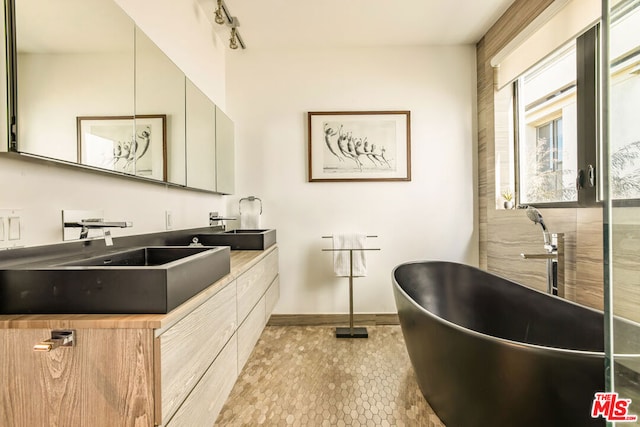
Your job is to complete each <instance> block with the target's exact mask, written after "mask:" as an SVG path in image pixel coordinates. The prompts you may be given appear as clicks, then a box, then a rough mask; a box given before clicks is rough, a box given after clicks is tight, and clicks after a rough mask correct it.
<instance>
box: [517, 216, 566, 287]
mask: <svg viewBox="0 0 640 427" xmlns="http://www.w3.org/2000/svg"><path fill="white" fill-rule="evenodd" d="M540 219H542V218H540ZM547 235H548V236H549V238H548V242H547V239H546V236H547ZM544 249H545V250H546V252H545V253H541V254H520V256H521V257H522V258H524V259H546V260H547V292H548V293H550V294H552V295H557V296H559V297H563V298H564V233H548V232H546V229H545V245H544Z"/></svg>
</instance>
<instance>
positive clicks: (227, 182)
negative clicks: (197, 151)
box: [216, 107, 235, 194]
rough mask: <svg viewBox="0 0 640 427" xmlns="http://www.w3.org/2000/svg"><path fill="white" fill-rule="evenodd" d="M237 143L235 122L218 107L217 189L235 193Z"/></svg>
mask: <svg viewBox="0 0 640 427" xmlns="http://www.w3.org/2000/svg"><path fill="white" fill-rule="evenodd" d="M234 151H235V145H234V128H233V122H232V121H231V119H230V118H229V117H227V115H226V114H225V113H223V112H222V110H221V109H220V108H218V107H216V169H217V176H216V184H217V185H216V191H218V193H223V194H233V192H234V189H235V177H234V173H235V153H234Z"/></svg>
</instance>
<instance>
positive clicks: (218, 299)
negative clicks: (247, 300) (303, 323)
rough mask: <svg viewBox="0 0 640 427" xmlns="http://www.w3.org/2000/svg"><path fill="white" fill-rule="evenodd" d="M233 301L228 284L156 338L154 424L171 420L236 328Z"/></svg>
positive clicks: (232, 289) (234, 295) (233, 289)
mask: <svg viewBox="0 0 640 427" xmlns="http://www.w3.org/2000/svg"><path fill="white" fill-rule="evenodd" d="M235 298H236V286H235V282H231V283H229V284H228V285H227V286H225V287H224V288H223V289H221V290H220V291H219V292H218V293H216V294H215V295H214V296H212V297H211V298H210V299H208V300H207V301H206V302H205V303H203V304H202V305H201V306H199V307H198V308H196V309H195V310H194V311H193V312H191V313H190V314H189V315H187V316H186V317H185V318H183V319H182V320H180V321H179V322H178V323H176V324H175V325H174V326H172V327H171V328H169V329H168V330H167V331H165V332H164V333H163V334H162V335H160V336H159V337H158V340H159V348H160V351H159V355H158V356H159V360H158V363H159V365H160V378H161V380H160V381H156V410H157V411H158V412H157V417H156V418H157V419H156V421H157V422H158V423H160V422H162V421H165V422H166V420H168V419H169V418H171V416H172V415H173V414H174V413H175V412H176V410H177V409H178V407H180V405H181V404H182V402H183V401H184V400H185V399H186V397H187V396H188V395H189V393H191V391H192V390H193V388H194V387H195V385H196V384H197V383H198V381H200V379H201V378H202V376H203V374H204V373H205V371H206V370H207V368H208V367H209V366H210V365H211V362H212V361H213V360H214V359H215V358H216V356H218V353H220V351H221V350H222V348H223V347H224V345H225V344H226V343H227V342H228V341H229V339H230V338H231V337H232V336H233V334H234V332H235V330H236V327H237V323H236V316H237V314H236V304H235ZM156 372H158V369H157V368H156ZM158 383H160V384H159V386H158ZM158 387H159V390H158ZM158 396H159V397H160V398H159V399H158V398H157V397H158ZM158 403H160V405H161V407H160V408H158V407H157V405H158Z"/></svg>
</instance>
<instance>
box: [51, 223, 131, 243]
mask: <svg viewBox="0 0 640 427" xmlns="http://www.w3.org/2000/svg"><path fill="white" fill-rule="evenodd" d="M64 226H65V227H72V228H73V227H75V228H78V227H79V228H81V229H82V230H80V239H86V238H88V237H89V230H91V229H102V233H103V235H104V241H105V244H106V245H107V246H113V239H112V238H111V232H109V230H105V229H106V228H128V227H133V222H131V221H105V220H104V219H103V218H87V219H83V220H80V221H73V222H65V223H64Z"/></svg>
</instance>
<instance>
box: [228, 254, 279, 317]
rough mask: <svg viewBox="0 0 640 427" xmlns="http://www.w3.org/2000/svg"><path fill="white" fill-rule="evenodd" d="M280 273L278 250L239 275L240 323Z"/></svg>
mask: <svg viewBox="0 0 640 427" xmlns="http://www.w3.org/2000/svg"><path fill="white" fill-rule="evenodd" d="M277 275H278V250H277V249H276V250H274V251H273V252H271V253H270V254H269V255H267V256H266V257H265V258H264V259H262V260H261V261H260V262H259V263H257V264H256V265H254V266H253V267H251V268H250V269H249V270H248V271H246V272H245V273H244V274H242V275H241V276H240V277H238V323H242V322H243V321H244V318H245V317H247V314H249V312H250V311H251V310H252V309H253V306H254V305H255V304H256V303H257V302H258V300H259V299H260V298H262V296H263V295H264V293H265V291H266V290H267V288H268V287H269V285H270V284H271V282H273V279H274V278H275V277H276V276H277Z"/></svg>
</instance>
